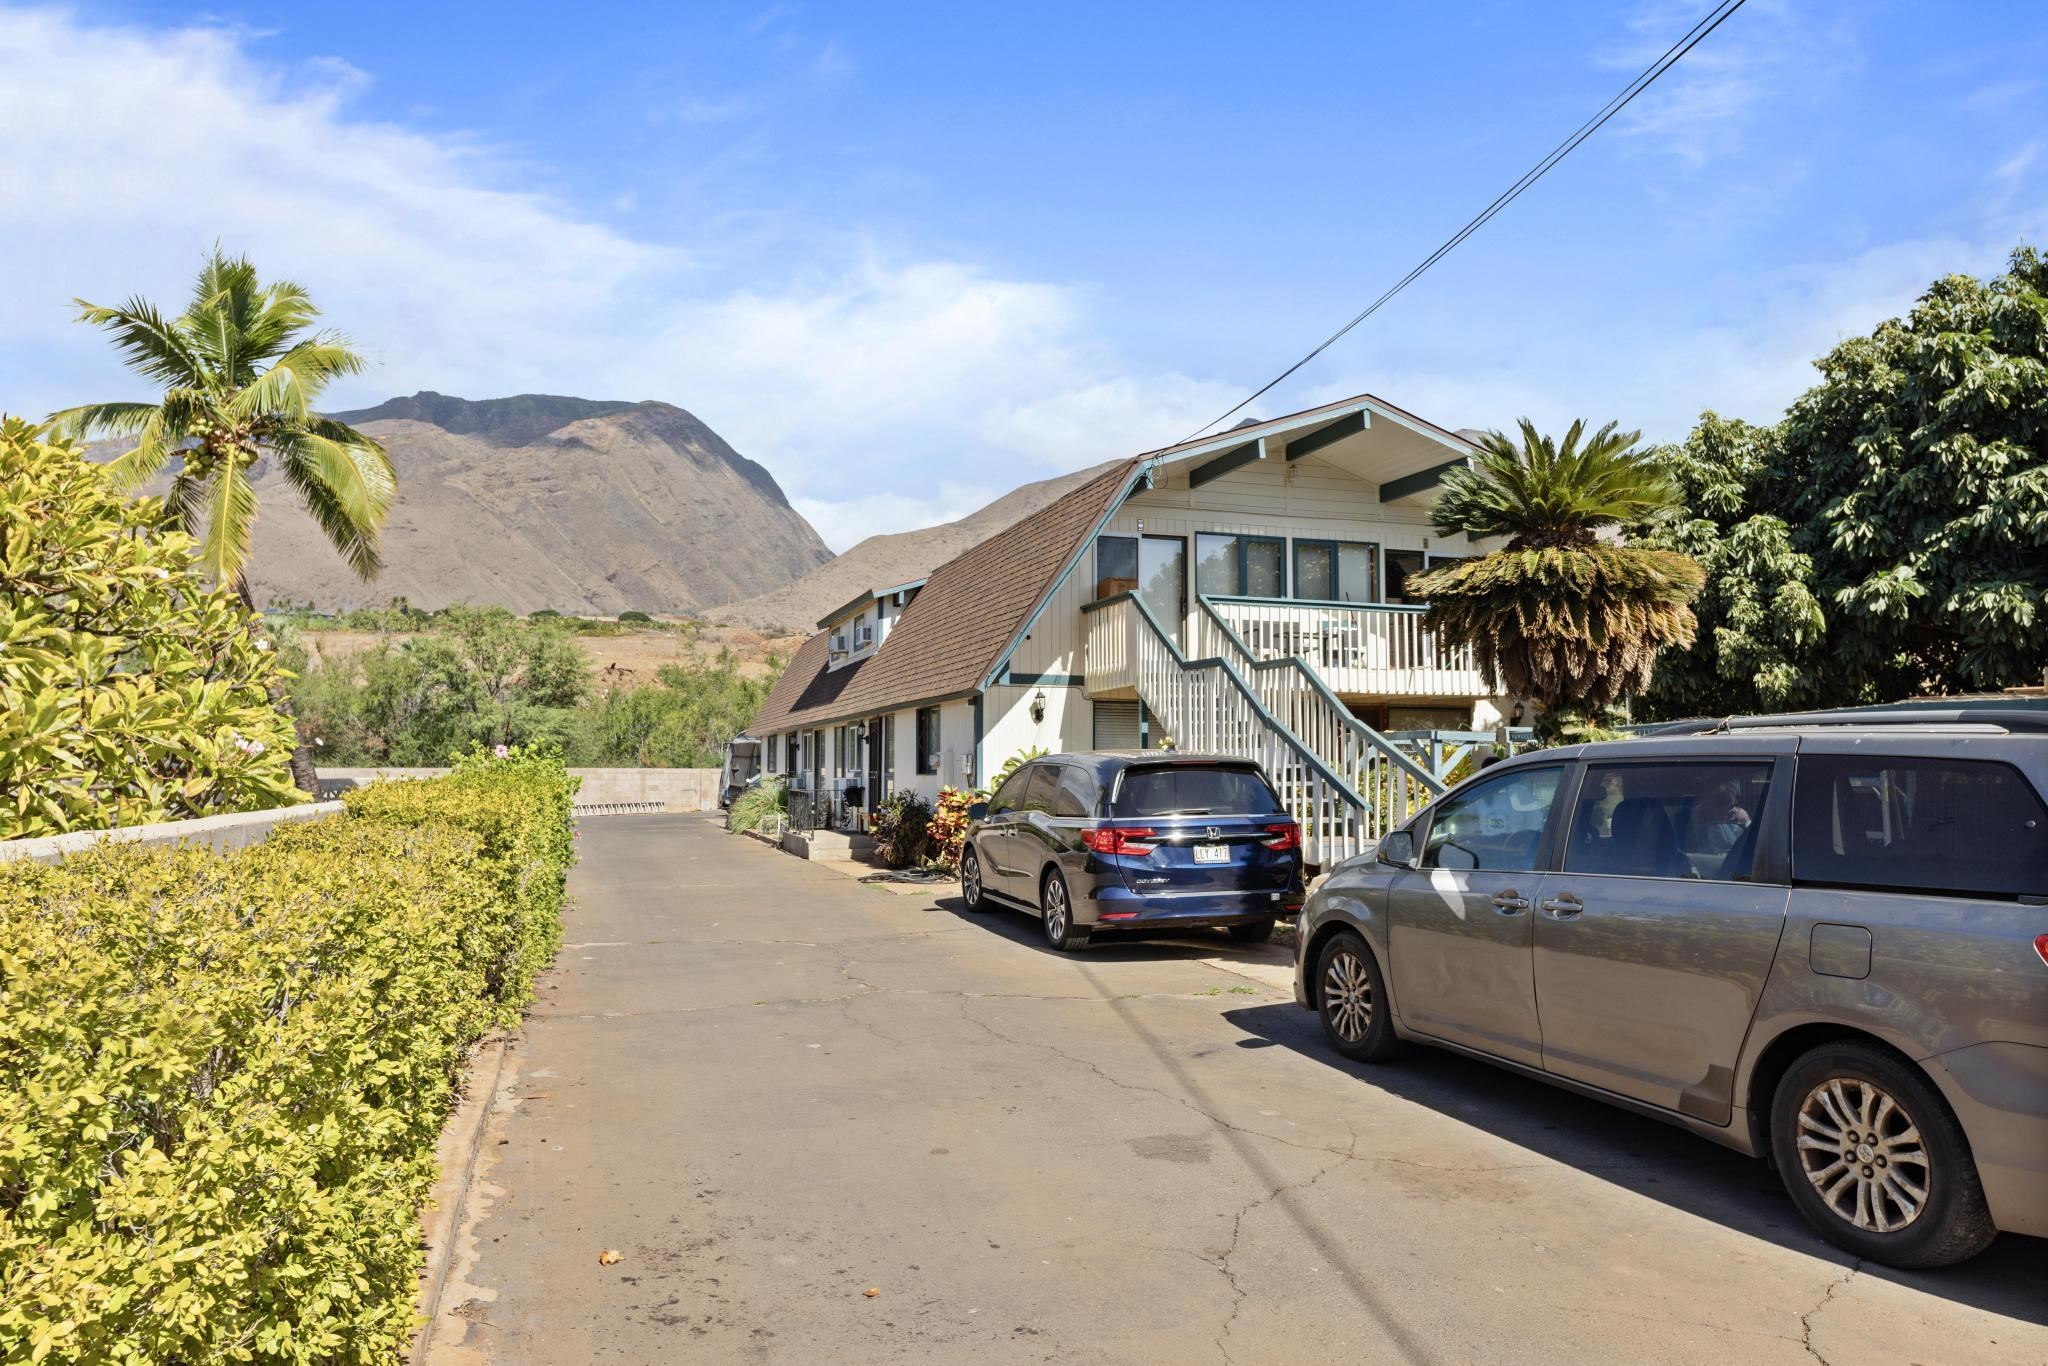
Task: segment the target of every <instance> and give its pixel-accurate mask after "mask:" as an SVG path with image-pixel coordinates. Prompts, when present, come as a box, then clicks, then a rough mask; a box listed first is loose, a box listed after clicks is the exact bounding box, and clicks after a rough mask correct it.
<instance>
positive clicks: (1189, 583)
mask: <svg viewBox="0 0 2048 1366" xmlns="http://www.w3.org/2000/svg"><path fill="white" fill-rule="evenodd" d="M1474 449H1475V448H1474V446H1473V445H1472V444H1471V442H1470V441H1468V440H1467V439H1466V438H1464V437H1462V436H1460V435H1458V434H1457V433H1455V432H1452V431H1449V430H1446V429H1444V428H1442V427H1438V426H1436V425H1435V424H1433V423H1430V422H1427V421H1425V420H1423V419H1422V418H1419V417H1416V416H1414V415H1413V414H1411V413H1407V412H1404V411H1402V410H1401V409H1399V408H1396V407H1394V406H1393V405H1391V404H1389V403H1386V402H1384V401H1382V400H1380V399H1377V398H1374V397H1372V396H1370V395H1360V396H1359V397H1356V398H1351V399H1345V400H1344V401H1342V402H1339V403H1332V404H1327V405H1325V406H1323V407H1320V408H1313V409H1310V410H1308V411H1306V412H1301V413H1295V414H1292V415H1290V416H1287V417H1281V418H1275V419H1273V420H1271V421H1267V422H1259V423H1255V424H1246V425H1244V426H1242V427H1238V428H1235V429H1233V430H1231V431H1229V432H1225V433H1223V434H1222V435H1220V436H1215V437H1208V438H1204V439H1202V440H1199V441H1193V442H1188V443H1185V444H1182V445H1179V446H1171V447H1168V448H1166V449H1164V450H1160V451H1154V452H1151V453H1149V454H1146V455H1141V456H1137V457H1134V458H1133V459H1131V460H1128V461H1126V462H1123V463H1121V464H1119V465H1117V466H1114V467H1113V468H1111V469H1109V470H1108V471H1106V472H1105V473H1103V474H1102V475H1100V476H1098V477H1097V478H1095V479H1094V480H1092V481H1090V482H1089V483H1087V484H1085V485H1083V486H1082V487H1080V488H1079V489H1076V490H1075V491H1073V492H1072V493H1069V494H1067V495H1066V496H1065V497H1063V498H1061V499H1059V500H1058V501H1057V502H1055V503H1053V504H1051V505H1049V506H1048V507H1046V508H1044V509H1042V510H1041V511H1039V512H1037V513H1035V514H1033V515H1032V516H1030V517H1028V518H1026V519H1024V520H1023V521H1021V522H1019V523H1018V524H1016V525H1015V526H1013V527H1011V528H1009V529H1008V530H1006V531H1004V532H1002V533H1000V534H999V535H996V536H994V537H991V538H990V539H989V540H987V541H984V542H983V543H981V544H980V545H978V546H975V547H974V548H973V549H971V550H968V551H967V552H965V553H964V554H962V555H960V556H958V557H956V558H954V559H953V560H950V561H948V562H947V563H946V564H944V565H941V566H940V567H939V568H937V569H935V570H933V571H932V573H931V575H930V576H929V577H928V578H927V579H923V580H919V581H916V582H912V583H903V584H891V585H883V586H878V587H877V588H875V589H874V590H873V591H872V592H869V593H864V594H862V595H861V596H860V597H858V598H856V599H855V600H854V601H852V602H849V603H847V604H846V605H845V606H843V607H841V608H839V609H838V610H836V611H834V612H833V613H831V614H830V615H829V616H827V617H825V618H824V619H823V620H822V621H820V622H819V623H818V634H817V635H814V636H812V637H811V638H810V639H809V640H808V641H806V642H805V644H804V645H803V647H802V648H801V649H800V650H798V651H797V654H796V657H795V658H794V660H793V661H792V662H791V664H790V667H789V670H788V672H787V673H785V674H784V675H783V677H782V679H781V680H780V681H779V682H778V683H777V684H776V686H775V688H774V690H773V691H772V692H771V693H770V695H769V697H768V700H767V702H766V703H765V704H764V705H763V707H762V709H761V712H760V714H759V715H758V716H757V717H756V718H755V720H754V724H753V726H752V727H751V728H750V730H751V733H752V734H754V735H757V736H760V737H762V739H763V740H764V741H765V742H766V744H767V753H766V757H765V760H764V762H765V766H766V768H767V769H768V770H769V771H772V772H783V773H787V774H789V775H790V776H791V780H792V783H793V784H794V786H795V787H797V788H798V789H799V790H804V791H808V792H811V793H814V794H837V795H839V796H840V797H841V798H842V800H841V801H840V803H839V806H840V807H841V808H842V809H845V808H852V809H855V810H857V809H858V808H861V807H869V808H871V807H872V806H873V805H874V804H875V803H876V802H878V801H879V800H881V798H882V797H883V796H885V795H886V794H888V793H891V792H896V791H903V790H914V791H918V792H921V793H922V794H924V795H925V796H927V797H932V796H936V794H937V792H938V789H939V788H940V787H941V786H952V787H974V786H979V785H982V784H984V783H986V782H987V780H988V778H989V776H990V774H991V773H993V772H994V771H995V770H996V769H998V768H1000V767H1001V765H1002V763H1003V761H1004V760H1006V759H1007V758H1009V757H1010V756H1011V755H1013V754H1016V753H1018V752H1019V751H1021V750H1025V749H1029V748H1031V747H1034V746H1036V747H1042V748H1045V749H1048V750H1053V751H1060V750H1090V749H1131V748H1138V747H1154V746H1158V745H1161V744H1164V743H1171V744H1173V745H1175V746H1176V747H1178V748H1181V749H1184V750H1194V749H1200V750H1204V751H1222V752H1228V753H1232V754H1241V755H1245V756H1247V757H1253V758H1257V759H1259V760H1260V761H1261V762H1263V763H1264V764H1265V765H1266V766H1267V769H1268V771H1269V772H1270V773H1271V774H1272V775H1273V776H1274V778H1275V780H1276V782H1278V783H1279V784H1280V785H1281V788H1282V792H1283V795H1284V796H1286V797H1287V798H1288V800H1289V801H1290V803H1291V804H1292V805H1293V806H1294V807H1295V809H1296V813H1297V815H1299V816H1300V817H1301V818H1302V819H1303V822H1304V829H1305V833H1306V834H1307V836H1308V840H1309V844H1310V856H1311V858H1312V859H1313V860H1315V861H1325V860H1327V859H1329V858H1333V857H1342V856H1345V855H1347V854H1348V853H1350V852H1355V851H1357V850H1358V849H1361V848H1363V847H1365V846H1366V845H1367V844H1369V843H1370V842H1371V840H1373V839H1376V838H1377V837H1378V835H1379V834H1380V833H1382V832H1383V831H1384V830H1385V829H1386V827H1387V825H1388V824H1389V823H1390V822H1392V821H1395V820H1398V819H1399V818H1400V817H1401V816H1403V815H1405V813H1406V811H1407V810H1408V809H1409V808H1410V807H1412V805H1413V804H1414V803H1415V802H1416V801H1419V800H1421V799H1423V798H1425V797H1426V796H1427V795H1428V793H1429V792H1430V791H1432V790H1434V789H1436V788H1437V787H1440V784H1437V783H1436V782H1435V781H1434V780H1433V779H1432V778H1431V777H1430V776H1429V775H1428V774H1427V773H1425V772H1423V771H1422V770H1421V769H1419V768H1418V767H1417V766H1416V765H1415V764H1414V763H1412V762H1411V761H1410V760H1409V759H1408V758H1407V757H1406V756H1404V755H1402V754H1400V753H1399V752H1398V751H1397V750H1396V749H1395V748H1394V747H1393V746H1392V745H1391V744H1389V743H1388V741H1387V740H1386V739H1385V737H1384V734H1383V732H1384V731H1387V730H1397V729H1429V728H1451V729H1464V728H1470V727H1474V726H1480V727H1487V726H1491V725H1493V724H1494V723H1495V722H1496V721H1497V720H1498V719H1499V717H1500V712H1499V703H1500V699H1498V698H1497V697H1496V696H1495V693H1496V689H1495V687H1494V686H1493V684H1492V683H1491V681H1490V680H1488V679H1487V678H1485V677H1483V676H1482V675H1481V673H1480V671H1479V670H1478V669H1477V668H1476V667H1475V666H1474V665H1473V663H1472V661H1471V659H1470V657H1469V655H1460V654H1458V653H1456V652H1444V651H1440V650H1439V649H1438V647H1437V644H1436V642H1435V641H1434V640H1432V639H1430V638H1429V637H1428V636H1427V635H1426V634H1425V633H1424V632H1423V630H1422V608H1421V606H1420V605H1419V604H1417V603H1416V602H1415V601H1414V600H1413V598H1412V595H1411V594H1410V593H1409V592H1408V590H1407V580H1408V578H1409V576H1411V575H1413V574H1416V573H1419V572H1420V571H1421V570H1423V569H1424V568H1426V567H1430V566H1434V565H1438V564H1442V563H1445V562H1446V561H1450V560H1454V559H1458V558H1462V557H1464V556H1468V555H1472V554H1475V553H1478V552H1479V551H1481V550H1483V549H1485V547H1482V546H1475V545H1473V544H1472V543H1470V542H1468V541H1466V540H1464V539H1463V538H1459V539H1457V540H1455V541H1450V542H1447V541H1445V540H1443V539H1442V538H1440V537H1438V536H1436V535H1435V534H1434V532H1433V530H1432V528H1431V527H1430V525H1429V508H1430V504H1431V502H1432V501H1433V500H1434V498H1435V496H1436V492H1437V489H1438V487H1439V483H1440V480H1441V478H1442V475H1443V473H1444V472H1445V471H1446V470H1448V469H1451V468H1453V467H1455V466H1457V465H1460V464H1463V463H1464V462H1465V461H1466V460H1467V459H1468V458H1469V457H1470V456H1471V455H1472V453H1473V451H1474Z"/></svg>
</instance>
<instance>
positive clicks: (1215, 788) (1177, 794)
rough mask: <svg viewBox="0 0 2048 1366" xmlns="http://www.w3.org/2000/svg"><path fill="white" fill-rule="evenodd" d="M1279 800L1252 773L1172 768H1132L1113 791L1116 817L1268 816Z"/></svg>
mask: <svg viewBox="0 0 2048 1366" xmlns="http://www.w3.org/2000/svg"><path fill="white" fill-rule="evenodd" d="M1279 811H1280V801H1279V799H1278V798H1277V797H1275V796H1274V795H1273V789H1272V788H1270V787H1268V786H1266V780H1265V778H1264V777H1263V776H1261V775H1260V773H1259V771H1258V770H1257V769H1255V768H1225V767H1223V766H1222V765H1220V764H1175V765H1172V766H1170V767H1161V768H1134V769H1131V770H1130V771H1128V772H1127V773H1125V774H1124V780H1123V785H1122V786H1121V787H1119V788H1118V789H1117V794H1116V814H1117V815H1119V816H1272V815H1277V814H1279Z"/></svg>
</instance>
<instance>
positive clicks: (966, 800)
mask: <svg viewBox="0 0 2048 1366" xmlns="http://www.w3.org/2000/svg"><path fill="white" fill-rule="evenodd" d="M980 800H982V794H981V793H979V792H975V791H972V790H969V789H966V788H958V787H942V788H940V789H939V800H938V802H937V803H936V804H935V805H934V806H933V808H932V818H931V824H930V825H928V826H927V827H926V828H925V837H926V839H927V840H928V841H929V842H930V845H931V866H933V867H935V868H943V869H945V870H946V871H947V872H949V873H951V872H958V871H959V869H960V849H961V846H962V845H963V844H965V843H966V840H967V808H968V807H970V806H972V805H973V804H974V803H976V802H978V801H980Z"/></svg>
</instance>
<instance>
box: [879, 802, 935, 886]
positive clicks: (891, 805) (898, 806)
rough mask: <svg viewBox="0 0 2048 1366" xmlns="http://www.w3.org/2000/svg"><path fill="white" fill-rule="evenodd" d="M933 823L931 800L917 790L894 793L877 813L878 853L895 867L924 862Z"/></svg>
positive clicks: (911, 865) (883, 859)
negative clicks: (928, 834)
mask: <svg viewBox="0 0 2048 1366" xmlns="http://www.w3.org/2000/svg"><path fill="white" fill-rule="evenodd" d="M931 823H932V804H931V803H930V802H928V801H926V800H925V799H924V798H923V797H921V796H919V795H918V794H917V793H915V792H898V793H894V794H893V795H891V796H889V797H888V798H886V799H885V800H884V801H883V802H882V804H881V806H880V807H879V808H878V809H877V810H876V812H875V829H874V836H875V852H876V853H878V854H880V855H881V856H882V862H884V863H886V864H888V865H889V866H890V867H891V868H909V867H913V866H915V865H917V864H920V863H923V862H924V861H925V858H926V857H927V843H928V841H927V839H926V834H927V832H928V830H929V829H930V827H931Z"/></svg>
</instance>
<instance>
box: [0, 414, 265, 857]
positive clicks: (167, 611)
mask: <svg viewBox="0 0 2048 1366" xmlns="http://www.w3.org/2000/svg"><path fill="white" fill-rule="evenodd" d="M278 672H279V671H278V663H277V656H276V652H275V651H274V650H272V649H271V646H270V641H269V640H268V639H266V638H265V636H264V634H263V630H262V627H261V626H260V624H259V623H258V622H257V621H256V620H255V618H254V617H253V616H252V615H251V614H250V613H249V612H248V611H247V609H246V608H245V607H244V606H243V605H242V604H241V603H240V602H239V601H237V600H236V599H235V597H234V596H233V595H232V594H230V593H228V592H226V591H224V590H222V589H220V588H218V587H216V586H214V585H213V584H210V583H208V582H207V581H206V580H205V579H204V577H203V576H202V575H201V574H200V573H199V571H198V569H197V566H196V565H195V564H194V562H193V559H192V542H191V539H190V538H189V537H188V536H186V535H185V534H184V532H182V531H180V530H179V529H178V528H177V526H176V524H175V522H174V521H173V520H172V519H171V518H170V517H169V516H168V515H167V514H166V512H165V509H164V506H163V504H162V503H161V502H160V501H159V500H156V499H139V500H135V501H130V500H128V499H125V498H123V497H121V496H120V495H119V494H118V493H117V492H116V491H115V490H114V488H113V487H112V486H111V483H110V481H109V479H108V476H107V472H106V470H105V468H104V467H103V466H100V465H95V464H94V463H92V462H91V461H89V460H87V459H86V458H85V456H84V455H83V453H82V452H81V451H80V450H79V449H78V448H77V447H76V446H75V445H73V444H72V443H70V442H68V441H61V440H60V441H53V442H42V441H38V440H36V439H35V434H34V432H33V430H32V429H31V428H30V427H29V426H28V424H27V423H25V422H22V421H21V420H19V419H17V418H8V419H4V420H0V838H8V839H11V838H14V837H17V836H24V835H42V834H54V833H57V832H61V831H65V830H99V829H106V828H108V827H112V826H119V825H137V824H144V823H147V822H150V821H160V820H181V819H184V818H186V817H191V816H202V815H212V814H216V813H219V812H225V811H254V810H261V809H263V808H266V807H273V806H288V805H290V804H291V803H293V802H295V801H297V800H298V794H297V793H296V792H295V791H293V789H292V785H291V780H290V773H289V770H288V768H287V766H286V756H287V753H288V751H289V746H290V741H291V735H292V731H291V725H290V723H289V722H288V721H287V720H285V719H284V718H283V717H282V716H281V715H279V713H278V712H277V710H276V709H275V708H274V707H273V706H272V705H271V703H270V701H269V697H268V692H269V690H270V689H272V688H274V687H276V686H278Z"/></svg>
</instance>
